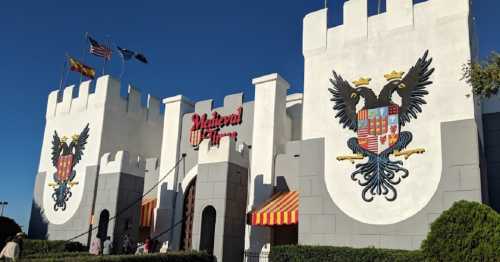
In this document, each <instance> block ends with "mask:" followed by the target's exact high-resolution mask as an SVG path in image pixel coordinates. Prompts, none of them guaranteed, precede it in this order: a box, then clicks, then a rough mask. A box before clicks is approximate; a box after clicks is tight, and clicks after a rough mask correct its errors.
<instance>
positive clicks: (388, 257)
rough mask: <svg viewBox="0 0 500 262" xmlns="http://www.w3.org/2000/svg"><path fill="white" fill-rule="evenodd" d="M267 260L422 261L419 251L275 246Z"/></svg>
mask: <svg viewBox="0 0 500 262" xmlns="http://www.w3.org/2000/svg"><path fill="white" fill-rule="evenodd" d="M269 258H270V261H272V262H281V261H283V262H285V261H286V262H299V261H300V262H302V261H307V262H316V261H317V262H323V261H332V262H335V261H342V262H349V261H356V262H357V261H373V262H385V261H387V262H388V261H391V262H393V261H395V262H410V261H411V262H413V261H424V257H423V255H422V253H421V252H420V251H405V250H390V249H376V248H350V247H328V246H275V247H272V248H271V254H270V257H269Z"/></svg>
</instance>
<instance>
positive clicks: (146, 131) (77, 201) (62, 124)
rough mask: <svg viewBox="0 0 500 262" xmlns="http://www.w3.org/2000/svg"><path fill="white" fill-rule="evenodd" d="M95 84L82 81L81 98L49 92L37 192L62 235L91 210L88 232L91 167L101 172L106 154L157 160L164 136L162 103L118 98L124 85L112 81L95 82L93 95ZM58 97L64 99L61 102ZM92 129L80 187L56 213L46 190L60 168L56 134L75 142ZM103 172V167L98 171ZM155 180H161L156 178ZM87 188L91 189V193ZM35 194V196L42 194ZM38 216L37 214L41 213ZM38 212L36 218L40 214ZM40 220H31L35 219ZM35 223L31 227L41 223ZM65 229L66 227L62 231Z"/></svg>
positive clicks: (134, 94) (69, 90) (79, 170)
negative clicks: (54, 148)
mask: <svg viewBox="0 0 500 262" xmlns="http://www.w3.org/2000/svg"><path fill="white" fill-rule="evenodd" d="M91 85H92V82H91V81H86V82H83V83H82V84H81V85H80V86H79V87H78V95H77V96H76V95H74V92H75V89H76V87H75V86H69V87H66V88H65V89H64V91H63V93H62V95H60V94H59V91H53V92H52V93H50V95H49V98H48V103H47V112H46V126H45V133H44V139H43V144H42V149H41V155H40V164H39V168H38V171H39V173H46V174H47V175H45V176H44V181H42V180H40V179H37V184H36V186H35V188H37V190H39V192H38V191H37V192H38V193H41V196H40V197H39V198H38V200H36V201H38V205H39V208H40V210H41V212H43V214H44V217H45V219H46V220H47V223H48V224H52V225H60V227H59V229H58V230H60V231H63V230H64V229H63V228H66V229H67V230H68V232H69V231H71V228H70V226H68V225H69V224H68V223H70V221H72V220H73V219H82V217H83V216H82V215H81V214H80V213H78V212H80V211H79V210H80V209H81V208H85V209H88V210H86V211H85V212H88V213H89V214H88V215H84V217H85V219H84V220H85V221H86V222H85V223H87V228H86V229H85V230H84V231H82V232H80V233H83V232H85V231H86V230H88V226H89V224H90V214H91V213H92V208H93V204H90V205H87V202H88V201H89V198H90V199H91V200H90V201H91V202H92V201H93V196H94V195H95V192H94V189H95V185H96V175H97V174H95V175H89V174H86V172H87V168H88V167H98V166H99V162H100V159H101V157H102V156H103V155H104V154H105V153H106V152H117V151H120V150H127V151H128V152H129V155H130V158H138V157H139V156H141V157H142V158H143V159H146V158H154V157H159V154H160V147H161V146H160V143H159V141H161V134H162V123H163V116H162V114H161V113H160V103H159V100H158V99H156V98H154V97H152V96H150V95H148V101H147V105H145V106H143V105H142V104H141V94H140V93H139V92H138V91H137V90H136V89H135V88H133V87H130V86H129V88H128V92H127V97H126V98H122V97H121V96H120V82H118V81H117V80H115V79H113V78H111V77H110V76H102V77H100V78H98V79H97V81H96V84H95V92H91ZM58 97H61V99H60V100H59V99H58ZM87 124H89V128H90V131H89V138H88V141H87V144H86V145H85V150H84V151H83V157H82V159H81V161H80V162H79V163H78V164H77V165H76V166H75V168H74V170H75V171H76V177H75V179H74V182H78V185H75V186H73V187H72V188H71V192H72V196H71V198H69V200H68V201H67V208H66V210H65V211H61V210H59V211H54V210H53V208H52V207H53V204H54V201H53V199H52V197H51V195H52V193H53V192H54V190H53V189H52V188H51V187H49V186H48V184H49V183H53V182H54V180H53V174H54V173H55V172H56V168H55V167H54V166H53V165H52V161H51V153H52V149H51V148H52V141H53V135H54V132H55V131H56V132H57V133H58V135H59V137H63V136H66V137H71V136H72V135H74V134H80V132H81V131H82V130H83V128H84V127H85V126H86V125H87ZM97 169H99V167H98V168H97ZM153 179H155V180H157V178H153ZM87 188H92V192H88V191H87ZM38 193H37V194H38ZM37 212H38V211H37ZM37 212H35V213H37ZM33 219H35V220H39V219H40V218H39V217H36V216H35V217H33V218H32V220H33ZM37 223H38V222H37V221H33V222H30V224H37ZM64 225H66V227H64ZM48 230H49V234H48V235H49V238H50V239H64V238H65V237H63V236H62V235H61V234H51V232H50V230H51V228H50V227H49V229H48Z"/></svg>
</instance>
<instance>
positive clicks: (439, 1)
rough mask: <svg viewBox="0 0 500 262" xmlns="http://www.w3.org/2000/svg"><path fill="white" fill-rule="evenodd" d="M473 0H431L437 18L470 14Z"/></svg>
mask: <svg viewBox="0 0 500 262" xmlns="http://www.w3.org/2000/svg"><path fill="white" fill-rule="evenodd" d="M470 1H471V0H429V3H430V5H431V8H432V10H431V11H432V14H433V15H434V17H435V18H437V19H439V18H442V17H447V16H453V15H468V14H469V10H470Z"/></svg>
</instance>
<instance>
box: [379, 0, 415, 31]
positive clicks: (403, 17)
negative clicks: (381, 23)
mask: <svg viewBox="0 0 500 262" xmlns="http://www.w3.org/2000/svg"><path fill="white" fill-rule="evenodd" d="M386 3H387V23H386V25H385V26H386V30H392V29H395V28H399V27H406V26H413V1H412V0H387V2H386Z"/></svg>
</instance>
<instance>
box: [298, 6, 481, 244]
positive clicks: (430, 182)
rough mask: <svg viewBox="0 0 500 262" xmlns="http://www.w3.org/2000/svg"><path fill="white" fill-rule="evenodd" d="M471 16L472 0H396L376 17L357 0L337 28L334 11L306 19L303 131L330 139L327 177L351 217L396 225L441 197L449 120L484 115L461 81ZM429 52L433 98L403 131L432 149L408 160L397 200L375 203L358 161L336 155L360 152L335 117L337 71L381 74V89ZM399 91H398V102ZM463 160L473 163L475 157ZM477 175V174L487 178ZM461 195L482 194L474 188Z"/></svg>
mask: <svg viewBox="0 0 500 262" xmlns="http://www.w3.org/2000/svg"><path fill="white" fill-rule="evenodd" d="M450 7H453V8H450ZM469 20H470V16H469V1H468V0H458V1H457V0H429V1H427V2H423V3H419V4H417V5H413V4H412V1H411V0H390V1H389V0H388V1H387V12H386V13H383V14H380V15H376V16H371V17H368V16H367V0H350V1H347V2H345V4H344V24H343V25H340V26H337V27H334V28H327V12H326V10H320V11H317V12H313V13H310V14H308V15H307V16H306V17H305V18H304V34H303V35H304V38H303V54H304V58H305V68H304V70H305V71H304V104H303V108H304V110H303V124H302V128H303V129H302V136H303V139H311V138H322V137H324V139H325V168H324V178H323V179H324V181H325V183H326V187H327V192H328V193H329V195H330V198H331V199H332V201H333V202H334V203H335V204H336V205H338V207H339V208H340V210H342V211H343V212H344V213H346V214H347V215H348V216H349V217H350V218H351V219H353V220H356V221H358V222H362V223H365V224H373V225H394V224H397V223H400V222H402V221H405V220H407V219H409V218H412V217H413V216H419V215H420V214H421V213H422V212H425V211H424V208H425V207H426V206H428V205H429V202H430V201H431V200H432V199H433V197H434V196H435V195H436V193H437V191H438V187H439V185H441V180H444V179H445V178H444V177H443V174H444V173H443V172H442V171H443V168H445V167H446V166H443V162H444V160H445V159H443V156H444V152H445V150H446V148H444V147H443V145H442V143H441V140H442V137H441V134H440V132H439V130H441V125H442V124H444V123H448V122H452V121H457V120H474V119H475V115H476V112H475V110H476V109H477V107H475V105H474V100H473V98H472V97H469V96H467V94H469V93H470V89H469V87H468V86H467V83H465V82H464V81H462V80H460V79H461V74H462V72H461V68H462V65H463V64H464V63H466V62H467V61H469V60H470V58H471V46H470V32H469V31H470V26H469ZM425 50H429V52H430V56H431V57H433V62H432V67H434V68H435V69H436V71H435V72H434V74H433V75H432V77H431V80H432V81H433V82H434V83H433V84H432V85H430V86H429V87H428V88H427V89H428V91H429V94H428V95H427V96H426V97H425V98H424V99H425V100H426V102H427V104H425V105H424V106H423V112H422V113H420V114H418V119H413V120H412V121H411V122H410V123H409V124H406V125H405V126H404V127H402V129H401V131H410V132H411V133H412V134H413V141H412V142H411V144H410V145H409V147H408V149H413V148H424V149H425V150H426V152H425V153H424V154H422V155H415V156H412V157H411V158H410V159H408V160H405V159H403V162H404V167H405V168H406V169H408V170H409V171H410V175H409V176H408V177H407V178H406V179H404V180H403V181H402V182H401V183H400V184H398V185H397V186H396V187H397V190H398V193H399V194H398V198H397V199H396V200H395V201H394V202H389V201H387V200H385V199H384V198H383V197H378V198H375V199H374V201H373V202H370V203H367V202H365V201H363V200H362V199H361V197H360V192H361V190H362V188H361V187H360V186H359V185H358V184H357V183H356V182H354V181H352V180H351V177H350V175H351V173H352V172H353V171H354V166H353V165H352V164H351V163H350V162H348V161H344V162H339V161H337V160H336V157H337V156H341V155H348V154H351V153H352V152H351V151H350V150H349V148H348V147H347V146H346V142H347V140H348V139H349V138H351V137H356V134H355V133H354V132H352V131H351V130H347V129H343V128H342V127H341V125H340V124H339V121H338V119H336V118H335V117H334V116H335V114H336V111H334V110H333V109H332V107H333V102H331V101H330V99H329V98H331V94H330V93H329V92H328V88H329V87H331V84H330V82H329V78H331V77H332V73H331V71H332V70H335V71H336V72H337V73H339V74H340V75H342V77H343V78H344V79H346V80H347V81H349V82H351V81H353V80H356V79H358V78H359V77H370V78H372V79H373V80H372V82H371V83H370V85H369V87H370V88H371V89H373V90H374V92H375V93H376V94H378V92H379V91H380V90H381V88H382V87H383V86H384V85H385V83H386V80H385V79H384V74H386V73H388V72H390V71H392V70H400V71H405V72H408V70H409V69H410V67H411V66H413V65H414V64H415V62H416V61H417V59H418V58H419V57H421V56H422V54H423V53H424V51H425ZM397 97H398V95H397V94H394V95H393V98H395V101H396V102H398V101H399V100H397V99H398V98H397ZM361 103H362V102H361ZM474 128H475V127H474ZM475 129H477V128H475ZM476 138H477V137H476ZM457 141H461V140H457ZM459 143H465V142H462V141H461V142H459ZM461 146H466V145H461ZM471 150H473V151H472V153H473V155H471V157H472V156H478V155H479V149H478V148H472V149H471ZM463 161H464V162H463V164H468V163H471V162H473V159H463ZM477 167H478V166H477ZM447 172H448V171H447ZM477 175H478V176H477V177H476V178H475V179H476V180H479V174H477ZM461 197H462V198H463V199H469V200H480V199H477V198H476V197H475V195H474V196H471V195H470V194H463V195H462V196H461ZM369 243H373V244H374V245H375V243H376V241H375V240H371V239H368V240H367V244H369Z"/></svg>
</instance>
